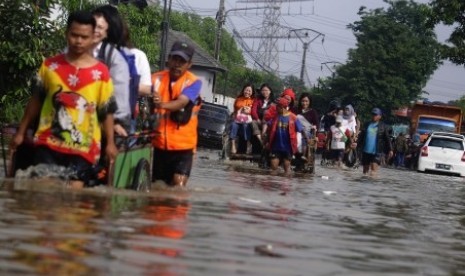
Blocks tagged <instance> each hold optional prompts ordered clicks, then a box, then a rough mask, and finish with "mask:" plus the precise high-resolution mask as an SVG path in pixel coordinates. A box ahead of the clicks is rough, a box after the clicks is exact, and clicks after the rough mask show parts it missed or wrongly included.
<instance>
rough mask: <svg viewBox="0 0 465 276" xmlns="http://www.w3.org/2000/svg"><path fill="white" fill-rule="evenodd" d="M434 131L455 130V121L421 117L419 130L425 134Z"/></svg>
mask: <svg viewBox="0 0 465 276" xmlns="http://www.w3.org/2000/svg"><path fill="white" fill-rule="evenodd" d="M433 131H444V132H455V123H454V122H453V121H448V120H441V119H432V118H420V122H419V124H418V132H419V133H420V134H425V133H431V132H433Z"/></svg>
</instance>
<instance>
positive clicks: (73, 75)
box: [9, 5, 384, 188]
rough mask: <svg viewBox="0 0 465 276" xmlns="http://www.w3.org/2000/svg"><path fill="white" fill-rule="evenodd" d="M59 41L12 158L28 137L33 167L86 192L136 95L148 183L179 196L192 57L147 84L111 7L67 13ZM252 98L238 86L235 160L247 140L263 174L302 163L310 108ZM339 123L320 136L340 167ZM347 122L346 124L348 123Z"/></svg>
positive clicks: (282, 99) (303, 102)
mask: <svg viewBox="0 0 465 276" xmlns="http://www.w3.org/2000/svg"><path fill="white" fill-rule="evenodd" d="M65 34H66V41H67V47H66V49H64V51H62V53H60V54H58V55H56V56H53V57H49V58H47V59H45V60H44V61H43V63H42V65H41V66H40V69H39V70H38V73H37V76H36V78H35V81H34V85H33V93H32V97H31V99H30V100H29V102H28V104H27V107H26V109H25V113H24V116H23V118H22V120H21V122H20V125H19V128H18V131H17V133H16V134H15V136H14V137H13V139H12V141H11V143H10V147H9V149H10V154H11V156H13V154H14V153H15V152H16V150H17V149H18V147H19V146H20V145H22V144H23V142H24V140H25V135H26V132H27V130H28V129H29V128H31V127H32V128H34V129H35V133H34V137H33V144H34V164H35V165H37V164H55V165H59V166H64V167H67V168H70V169H71V170H72V171H73V173H72V175H70V179H71V181H70V185H71V186H72V187H75V188H81V187H86V186H89V185H90V184H89V183H90V180H91V178H92V177H93V172H94V168H95V166H96V164H98V163H101V162H102V160H105V161H106V162H108V163H109V164H111V163H113V162H114V160H115V158H116V155H117V154H118V148H117V145H116V143H115V140H116V139H121V138H122V139H124V137H128V135H131V134H132V133H134V129H135V117H134V116H135V115H134V110H135V107H134V100H133V99H134V93H136V98H137V96H147V95H150V96H151V99H152V102H153V108H152V110H151V112H152V113H154V114H156V115H157V118H159V122H158V124H157V126H156V127H155V129H153V130H152V131H153V133H154V135H153V140H152V146H153V148H154V152H153V160H152V165H153V168H152V181H153V182H154V181H158V180H160V181H163V182H165V183H166V184H168V185H171V186H185V185H186V184H187V181H188V178H189V175H190V172H191V169H192V162H193V156H194V152H195V149H196V146H197V124H198V119H197V114H198V110H199V109H200V103H201V100H200V91H201V86H202V83H201V81H200V80H199V79H198V78H197V77H196V76H195V75H194V74H193V73H191V72H189V71H188V69H189V68H190V67H191V66H192V58H193V56H194V52H195V50H194V47H193V46H192V45H190V44H189V43H188V42H186V41H176V42H174V44H173V45H172V47H171V50H170V52H169V56H168V61H167V63H166V69H165V70H162V71H160V72H156V73H154V74H151V72H150V65H149V63H148V60H147V57H146V55H145V54H144V52H142V51H141V50H139V49H137V48H135V47H133V45H132V43H131V41H130V35H129V30H128V27H127V24H126V22H125V21H124V20H123V18H122V17H121V15H120V14H119V12H118V10H117V9H116V8H115V7H113V6H111V5H104V6H100V7H97V8H96V9H94V10H93V11H77V12H73V13H71V14H70V15H69V17H68V20H67V26H66V33H65ZM57 51H59V49H57ZM130 57H132V59H131V58H130ZM134 91H135V92H134ZM254 92H255V89H254V87H253V86H252V85H245V86H244V88H243V89H242V91H241V94H240V95H239V97H238V98H237V99H236V102H235V105H234V113H233V114H234V120H233V122H232V124H231V129H230V134H229V135H230V139H231V142H232V147H231V148H232V151H233V152H236V151H237V148H236V142H237V139H238V137H239V135H241V136H242V137H243V139H244V140H245V141H247V142H248V147H247V151H248V152H250V150H251V144H250V140H251V137H252V136H254V137H256V138H257V140H258V141H259V143H261V144H262V145H263V146H264V147H265V148H266V149H268V151H269V157H270V164H271V168H272V169H273V170H276V169H278V166H279V164H280V163H282V164H283V167H284V170H285V172H286V173H289V172H290V170H291V168H290V162H291V160H292V159H293V158H295V157H296V156H297V158H305V155H304V154H302V153H304V152H305V150H306V147H307V146H306V145H307V141H308V140H309V139H308V138H310V137H312V135H314V130H316V129H318V128H319V116H318V114H317V112H316V111H315V110H314V109H312V107H311V103H312V99H311V97H310V95H309V94H306V93H303V94H301V95H300V97H299V100H298V104H297V108H296V107H295V100H296V99H295V93H294V91H293V90H292V89H290V88H288V89H285V90H284V91H283V92H282V93H281V94H280V96H279V97H278V98H276V99H274V98H273V93H272V89H271V87H270V86H269V85H267V84H263V85H262V86H261V87H260V93H259V94H260V95H259V96H257V97H255V96H254ZM349 109H350V108H349ZM349 111H350V110H349ZM332 112H333V111H332ZM352 112H353V110H352ZM349 113H350V112H349ZM349 113H348V114H349ZM375 113H376V112H375ZM344 114H345V113H344ZM344 114H342V119H341V118H340V116H339V115H337V116H332V117H334V118H330V117H328V119H327V120H326V121H327V122H331V120H333V119H334V123H331V124H329V125H328V128H327V130H328V134H329V137H330V141H331V142H330V143H329V145H330V147H331V149H333V150H334V151H335V152H336V153H337V156H338V158H339V157H340V155H341V154H340V150H341V148H340V147H341V145H342V144H340V142H341V141H344V138H343V137H344V136H347V137H349V136H350V137H354V136H356V131H354V129H356V128H355V127H350V126H349V127H347V130H345V129H344V130H343V126H344V118H343V116H344ZM353 119H355V117H350V118H349V121H350V122H351V123H353ZM326 121H325V122H326ZM378 121H379V119H378ZM34 124H35V126H34ZM349 125H350V124H349ZM382 126H383V125H382V124H378V123H372V124H370V125H368V128H367V129H366V139H365V141H366V143H365V146H364V148H363V149H364V156H363V158H364V159H363V160H364V161H363V164H364V165H365V164H372V163H374V162H375V163H376V158H377V151H378V148H377V146H379V145H380V139H384V138H383V137H384V136H382V135H380V134H379V133H380V131H381V130H383V129H384V128H383V127H382ZM325 129H326V123H325ZM381 132H383V131H381ZM376 133H378V134H376ZM383 133H384V132H383ZM101 151H102V152H101ZM338 160H339V159H338ZM372 168H373V167H372Z"/></svg>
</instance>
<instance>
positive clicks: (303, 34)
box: [289, 28, 325, 82]
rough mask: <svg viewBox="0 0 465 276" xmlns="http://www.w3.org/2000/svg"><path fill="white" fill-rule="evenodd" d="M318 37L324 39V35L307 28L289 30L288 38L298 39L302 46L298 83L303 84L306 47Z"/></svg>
mask: <svg viewBox="0 0 465 276" xmlns="http://www.w3.org/2000/svg"><path fill="white" fill-rule="evenodd" d="M312 34H313V36H312ZM320 36H323V37H324V36H325V35H324V34H322V33H320V32H318V31H315V30H312V29H308V28H303V29H293V30H290V32H289V38H294V37H297V38H298V39H300V41H301V42H302V44H303V56H302V66H301V68H300V81H301V82H304V72H306V69H305V63H306V57H307V49H308V46H309V45H310V43H312V41H314V40H315V39H317V38H318V37H320Z"/></svg>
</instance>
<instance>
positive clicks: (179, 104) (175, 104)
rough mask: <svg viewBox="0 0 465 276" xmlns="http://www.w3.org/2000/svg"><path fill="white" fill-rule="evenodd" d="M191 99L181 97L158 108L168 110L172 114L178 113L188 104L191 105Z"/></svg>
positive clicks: (160, 104)
mask: <svg viewBox="0 0 465 276" xmlns="http://www.w3.org/2000/svg"><path fill="white" fill-rule="evenodd" d="M189 101H190V100H189V98H188V97H187V96H186V95H183V94H181V95H179V97H178V98H177V99H175V100H172V101H169V102H166V103H159V104H158V108H162V109H166V110H169V111H171V112H173V111H178V110H181V109H183V108H184V107H185V106H186V105H187V104H188V103H189Z"/></svg>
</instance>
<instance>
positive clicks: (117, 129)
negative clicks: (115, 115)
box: [113, 124, 128, 137]
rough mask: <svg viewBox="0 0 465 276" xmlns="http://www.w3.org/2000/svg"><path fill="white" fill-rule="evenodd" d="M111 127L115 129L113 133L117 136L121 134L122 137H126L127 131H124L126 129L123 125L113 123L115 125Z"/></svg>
mask: <svg viewBox="0 0 465 276" xmlns="http://www.w3.org/2000/svg"><path fill="white" fill-rule="evenodd" d="M113 129H114V130H115V133H116V134H117V135H119V136H122V137H127V136H128V133H127V132H126V130H125V129H124V127H123V126H121V125H120V124H115V126H114V127H113Z"/></svg>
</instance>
